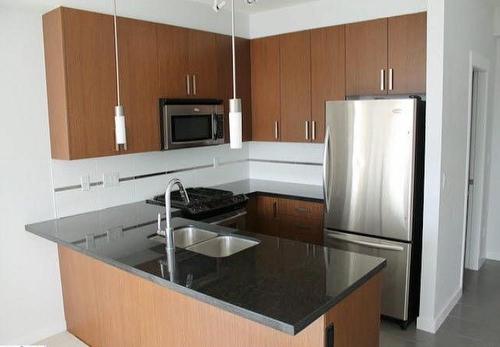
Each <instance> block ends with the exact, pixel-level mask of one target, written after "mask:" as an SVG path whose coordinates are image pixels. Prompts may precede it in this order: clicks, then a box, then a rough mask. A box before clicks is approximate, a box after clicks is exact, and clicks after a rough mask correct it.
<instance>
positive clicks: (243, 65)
mask: <svg viewBox="0 0 500 347" xmlns="http://www.w3.org/2000/svg"><path fill="white" fill-rule="evenodd" d="M235 46H236V87H237V90H236V93H237V97H239V98H241V110H242V112H243V141H251V140H252V85H251V79H252V76H251V69H250V40H247V39H243V38H239V37H237V38H236V40H235ZM231 86H232V83H231ZM226 112H228V114H229V109H228V110H227V111H226ZM228 138H229V137H228Z"/></svg>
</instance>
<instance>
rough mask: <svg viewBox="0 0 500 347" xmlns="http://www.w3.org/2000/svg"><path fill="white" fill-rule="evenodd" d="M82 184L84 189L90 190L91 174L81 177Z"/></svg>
mask: <svg viewBox="0 0 500 347" xmlns="http://www.w3.org/2000/svg"><path fill="white" fill-rule="evenodd" d="M80 185H81V186H82V191H84V192H88V191H89V190H90V175H83V176H82V177H80Z"/></svg>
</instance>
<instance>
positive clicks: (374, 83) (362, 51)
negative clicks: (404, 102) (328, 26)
mask: <svg viewBox="0 0 500 347" xmlns="http://www.w3.org/2000/svg"><path fill="white" fill-rule="evenodd" d="M345 36H346V42H345V43H346V93H347V95H349V96H355V95H385V94H387V18H385V19H378V20H372V21H368V22H360V23H354V24H348V25H346V35H345Z"/></svg>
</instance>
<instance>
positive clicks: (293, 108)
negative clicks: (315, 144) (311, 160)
mask: <svg viewBox="0 0 500 347" xmlns="http://www.w3.org/2000/svg"><path fill="white" fill-rule="evenodd" d="M280 80H281V115H282V116H281V140H282V141H285V142H306V141H309V140H310V136H311V134H310V125H311V33H310V31H302V32H297V33H291V34H285V35H280Z"/></svg>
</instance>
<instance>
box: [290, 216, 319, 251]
mask: <svg viewBox="0 0 500 347" xmlns="http://www.w3.org/2000/svg"><path fill="white" fill-rule="evenodd" d="M280 231H281V235H280V236H281V237H284V238H287V239H292V240H297V241H302V242H308V243H315V244H322V243H323V223H322V221H321V220H316V219H311V218H303V217H298V216H287V217H286V218H282V219H281V220H280Z"/></svg>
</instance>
